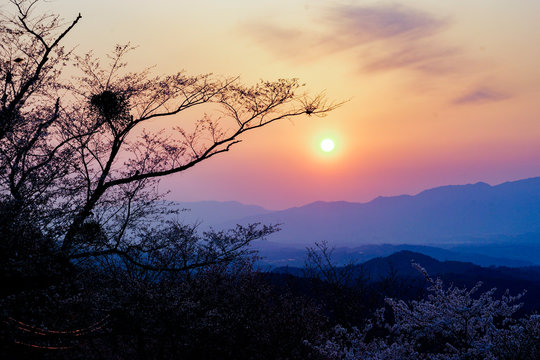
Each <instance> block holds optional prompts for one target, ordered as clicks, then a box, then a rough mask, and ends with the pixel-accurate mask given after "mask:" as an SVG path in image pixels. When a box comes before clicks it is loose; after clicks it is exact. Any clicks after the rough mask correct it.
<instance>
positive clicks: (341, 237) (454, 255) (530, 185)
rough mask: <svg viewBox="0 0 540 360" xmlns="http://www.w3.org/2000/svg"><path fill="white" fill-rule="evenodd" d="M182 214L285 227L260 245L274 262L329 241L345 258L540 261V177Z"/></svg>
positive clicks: (229, 223)
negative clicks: (403, 255) (402, 254)
mask: <svg viewBox="0 0 540 360" xmlns="http://www.w3.org/2000/svg"><path fill="white" fill-rule="evenodd" d="M176 207H177V208H178V209H184V208H185V209H190V210H189V211H182V212H180V213H179V214H178V215H175V216H176V218H177V219H178V220H180V221H183V222H184V223H201V225H200V229H201V230H204V229H206V228H208V227H210V226H213V227H216V228H223V229H227V228H231V227H234V226H235V225H236V224H247V223H253V222H261V223H263V224H281V228H282V230H281V231H280V232H278V233H275V234H273V235H271V236H269V238H268V239H267V240H266V241H259V242H256V243H255V244H254V248H256V249H257V250H259V252H260V254H261V255H262V256H263V257H264V258H265V263H266V264H270V265H272V266H282V265H291V266H301V264H303V261H304V258H305V254H306V250H305V248H306V246H313V245H314V243H315V242H322V241H327V242H328V243H329V245H330V246H331V247H336V251H335V255H336V260H337V262H338V263H345V262H347V261H349V260H355V261H361V262H363V261H367V260H369V259H372V258H375V257H377V256H388V255H390V254H392V253H395V252H397V251H400V250H410V251H417V252H420V253H423V254H426V255H429V256H432V257H434V258H436V259H438V260H441V261H444V260H456V261H470V262H474V263H475V264H478V265H483V266H493V265H497V266H512V267H517V266H527V265H532V264H540V177H537V178H530V179H524V180H518V181H512V182H506V183H503V184H500V185H496V186H490V185H488V184H486V183H482V182H480V183H476V184H469V185H453V186H443V187H438V188H433V189H429V190H425V191H423V192H421V193H419V194H417V195H412V196H411V195H401V196H392V197H378V198H376V199H374V200H373V201H370V202H367V203H352V202H344V201H337V202H322V201H318V202H314V203H311V204H308V205H305V206H301V207H295V208H290V209H286V210H282V211H270V210H267V209H264V208H262V207H260V206H255V205H243V204H240V203H238V202H233V201H230V202H215V201H204V202H179V203H177V205H176Z"/></svg>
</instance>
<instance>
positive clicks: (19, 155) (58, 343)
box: [0, 0, 339, 356]
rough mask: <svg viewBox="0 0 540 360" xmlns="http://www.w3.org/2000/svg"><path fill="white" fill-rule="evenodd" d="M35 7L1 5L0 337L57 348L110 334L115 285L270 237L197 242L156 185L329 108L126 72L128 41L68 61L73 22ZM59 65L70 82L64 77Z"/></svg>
mask: <svg viewBox="0 0 540 360" xmlns="http://www.w3.org/2000/svg"><path fill="white" fill-rule="evenodd" d="M38 3H39V1H38V0H10V5H11V8H9V9H6V12H4V8H2V11H3V13H2V15H1V18H0V79H1V81H2V84H1V88H0V205H1V206H0V211H1V214H0V215H1V217H2V218H1V219H0V220H1V221H0V229H1V230H2V233H1V234H0V236H1V240H2V245H1V246H2V260H3V263H2V264H1V266H2V271H3V277H4V280H9V281H8V282H7V284H8V286H6V287H5V288H3V294H2V295H3V296H2V299H0V305H1V306H2V316H3V317H4V320H5V321H4V322H3V328H2V333H1V334H0V336H1V337H2V339H11V340H13V341H12V342H10V344H13V343H20V344H22V345H27V346H29V347H33V348H48V349H52V348H58V349H60V348H66V347H67V348H69V347H72V346H74V344H80V343H81V340H78V339H87V340H88V339H89V338H92V337H94V336H98V333H99V332H100V331H101V332H104V331H105V332H106V331H112V330H111V328H110V326H112V325H110V324H113V322H112V320H110V319H111V316H113V317H114V314H118V313H119V311H117V310H118V306H119V304H122V302H119V299H122V298H126V297H128V293H127V292H120V293H117V292H116V293H115V292H114V291H112V289H114V287H115V286H117V284H118V279H125V278H129V279H138V281H140V284H141V286H142V287H143V288H145V289H151V288H153V287H154V286H157V287H159V286H161V285H160V284H162V282H163V281H165V279H166V276H165V275H164V274H167V273H172V272H174V273H177V274H178V276H179V277H178V278H177V280H178V281H186V279H187V278H189V277H190V276H196V277H199V276H203V275H202V274H203V270H204V269H206V268H209V267H212V266H218V265H221V266H225V267H227V266H232V263H234V262H235V261H240V260H241V259H243V258H244V257H245V256H246V255H248V254H249V251H248V249H247V248H246V245H247V244H249V243H250V242H251V241H253V240H254V239H259V238H262V237H264V236H266V235H268V234H270V233H272V232H274V231H276V230H277V227H276V226H260V225H258V224H254V225H249V226H237V227H236V228H235V229H231V230H228V231H208V232H206V233H203V234H200V233H199V232H197V231H196V228H195V227H193V226H189V225H184V224H177V223H174V222H168V221H164V220H163V218H164V215H166V214H168V213H169V212H170V211H169V210H168V208H167V206H166V203H165V202H164V201H162V197H161V194H159V193H158V192H157V188H156V185H157V182H158V181H159V179H160V178H161V177H163V176H167V175H170V174H174V173H179V172H182V171H185V170H187V169H189V168H191V167H193V166H195V165H197V164H199V163H201V162H203V161H205V160H207V159H210V158H212V157H214V156H216V155H218V154H222V153H225V152H227V151H229V150H230V149H231V148H232V147H233V146H234V145H236V144H238V143H239V142H241V140H242V135H244V133H246V132H248V131H252V130H256V129H259V128H262V127H264V126H267V125H269V124H271V123H273V122H276V121H280V120H284V119H290V118H294V117H299V116H302V115H318V116H323V115H325V114H326V113H327V112H329V111H331V110H332V109H334V108H335V107H336V106H338V105H339V104H329V103H327V102H326V100H325V98H324V97H323V96H322V95H316V96H314V97H310V96H309V95H307V94H306V93H304V92H303V91H302V89H301V88H302V86H303V85H301V84H300V83H299V82H298V80H297V79H280V80H277V81H260V82H259V83H257V84H256V85H254V86H246V85H243V84H241V83H240V81H239V79H238V78H225V77H219V76H214V75H212V74H205V75H195V76H192V75H188V74H186V73H184V72H179V73H176V74H173V75H168V76H154V75H152V74H151V73H150V71H149V70H144V71H140V72H130V71H128V70H127V64H126V63H125V62H124V58H125V55H126V53H128V52H129V51H130V50H132V47H131V46H130V45H129V44H128V45H117V46H116V47H115V49H114V51H113V52H112V54H111V55H110V56H109V57H108V60H109V61H108V64H106V65H103V64H102V62H101V61H100V60H99V59H97V58H96V57H94V56H93V55H92V53H89V54H86V55H84V56H76V55H74V53H73V52H72V51H71V50H66V49H65V48H64V47H63V46H62V45H61V44H62V41H63V40H64V38H65V37H66V36H68V35H70V34H71V33H72V30H73V29H74V28H75V27H76V25H77V24H78V22H79V21H80V20H81V15H80V14H79V15H78V16H76V17H75V19H74V20H73V21H71V22H69V23H67V24H66V23H64V22H63V21H62V19H61V18H59V17H58V16H56V15H49V14H45V15H36V13H35V11H34V10H35V9H36V6H38ZM71 64H74V65H75V67H76V69H78V70H79V74H78V75H77V76H75V77H71V78H67V77H65V76H63V74H62V71H63V70H64V69H65V68H66V67H67V66H68V65H71ZM186 113H189V114H188V115H186V116H181V115H184V114H186ZM150 122H161V123H162V125H163V126H164V127H165V128H166V129H165V130H162V131H155V130H151V127H149V126H146V125H147V124H149V123H150ZM154 125H155V124H154ZM152 129H155V127H152ZM115 284H116V285H115ZM161 289H162V290H163V289H164V288H163V287H162V288H161ZM169 295H170V296H172V295H171V294H170V293H169V292H168V291H166V290H163V291H162V292H160V295H159V296H161V297H167V296H169ZM152 296H153V295H152ZM156 296H157V297H159V296H158V295H156ZM133 301H138V300H133ZM124 304H129V301H126V302H124ZM126 306H127V305H126ZM115 309H116V310H115ZM120 312H122V311H120ZM123 313H124V314H125V312H123ZM140 315H141V316H142V317H145V316H146V318H147V319H148V317H149V316H151V314H150V312H149V313H146V314H145V313H142V314H140ZM130 316H131V319H132V320H133V319H134V318H135V317H134V314H130ZM116 320H117V319H116ZM107 324H109V325H107ZM115 324H118V322H116V323H115ZM106 325H107V326H106ZM141 326H142V327H144V325H141ZM142 327H141V328H135V330H137V331H143V328H142ZM116 329H118V327H116ZM137 336H139V335H136V337H137ZM21 339H22V340H21ZM6 346H7V345H6ZM8 347H9V346H8ZM26 355H28V356H31V355H32V354H30V353H28V354H26ZM26 355H25V356H26ZM141 356H142V355H141Z"/></svg>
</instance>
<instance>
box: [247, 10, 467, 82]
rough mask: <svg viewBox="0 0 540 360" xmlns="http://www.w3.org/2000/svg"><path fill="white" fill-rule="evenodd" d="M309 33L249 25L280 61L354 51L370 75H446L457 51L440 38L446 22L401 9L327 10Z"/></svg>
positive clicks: (315, 57)
mask: <svg viewBox="0 0 540 360" xmlns="http://www.w3.org/2000/svg"><path fill="white" fill-rule="evenodd" d="M315 20H317V26H314V27H311V28H309V30H305V29H299V28H286V27H283V26H279V25H276V24H271V23H269V22H258V23H251V24H246V26H245V28H244V31H246V32H248V33H249V34H250V35H251V36H252V37H254V38H255V39H256V41H257V42H258V43H260V44H261V45H262V46H264V47H266V48H267V49H269V50H270V51H272V52H274V53H275V54H276V55H277V56H278V57H280V58H285V59H289V60H294V61H297V62H309V61H312V60H313V59H319V58H320V57H322V56H327V55H330V54H334V53H337V52H343V51H351V52H352V54H353V56H355V57H356V59H357V63H358V64H359V66H360V68H361V69H362V70H363V71H366V72H377V71H388V70H393V69H408V70H413V71H418V72H430V73H434V72H448V71H452V70H453V69H454V68H455V66H456V65H457V64H456V61H455V59H456V56H457V55H458V54H459V53H460V51H459V49H457V48H455V47H451V46H446V45H444V42H443V41H441V39H440V38H439V37H438V36H437V35H439V34H440V33H441V32H442V31H443V30H444V29H446V27H447V26H448V24H449V21H448V20H447V19H442V18H439V17H435V16H433V15H431V14H429V13H426V12H423V11H420V10H416V9H413V8H410V7H406V6H403V5H373V6H361V5H345V6H334V7H331V8H327V9H326V11H325V12H324V14H322V15H320V16H319V17H318V18H317V19H315Z"/></svg>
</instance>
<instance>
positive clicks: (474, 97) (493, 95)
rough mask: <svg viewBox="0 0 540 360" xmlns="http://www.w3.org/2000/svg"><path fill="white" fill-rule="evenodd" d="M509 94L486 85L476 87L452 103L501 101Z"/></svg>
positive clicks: (508, 96)
mask: <svg viewBox="0 0 540 360" xmlns="http://www.w3.org/2000/svg"><path fill="white" fill-rule="evenodd" d="M510 97H511V96H510V94H507V93H503V92H500V91H496V90H493V89H489V88H486V87H481V88H476V89H474V90H473V91H470V92H468V93H467V94H465V95H463V96H460V97H458V98H456V99H454V101H453V103H454V104H457V105H466V104H481V103H487V102H494V101H502V100H506V99H508V98H510Z"/></svg>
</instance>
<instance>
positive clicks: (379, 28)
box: [325, 5, 446, 46]
mask: <svg viewBox="0 0 540 360" xmlns="http://www.w3.org/2000/svg"><path fill="white" fill-rule="evenodd" d="M325 18H326V21H328V22H329V23H330V25H331V26H332V27H333V31H334V32H335V33H336V35H337V36H339V37H340V38H342V39H345V40H347V41H346V42H348V43H349V44H350V45H352V46H354V45H359V44H364V43H367V42H372V41H378V40H389V39H397V38H399V39H400V40H414V39H419V38H423V37H426V36H431V35H433V34H435V33H437V32H439V31H440V29H441V28H442V27H443V26H444V25H445V24H446V21H443V20H440V19H437V18H435V17H433V16H431V15H429V14H427V13H424V12H421V11H418V10H414V9H412V8H408V7H405V6H401V5H377V6H372V7H363V6H350V5H349V6H341V7H335V8H333V9H330V10H329V11H328V13H327V14H326V15H325Z"/></svg>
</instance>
